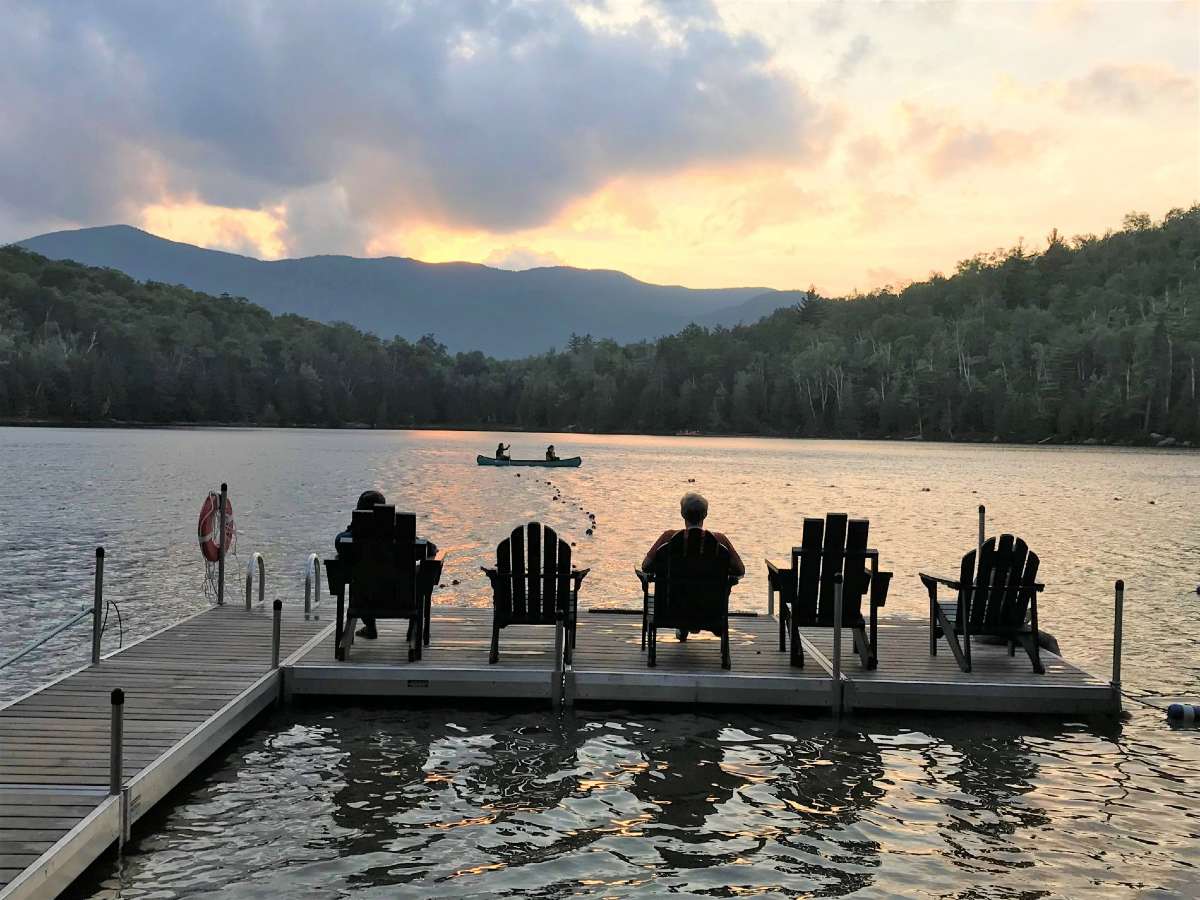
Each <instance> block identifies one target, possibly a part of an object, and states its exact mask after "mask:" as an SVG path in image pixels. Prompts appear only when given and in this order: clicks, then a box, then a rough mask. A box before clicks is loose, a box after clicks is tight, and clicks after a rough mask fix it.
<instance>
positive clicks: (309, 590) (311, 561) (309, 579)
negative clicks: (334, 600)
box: [304, 553, 321, 622]
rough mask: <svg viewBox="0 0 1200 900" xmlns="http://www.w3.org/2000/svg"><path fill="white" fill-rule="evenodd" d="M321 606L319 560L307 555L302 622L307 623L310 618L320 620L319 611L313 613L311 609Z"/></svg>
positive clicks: (312, 555) (313, 555) (313, 554)
mask: <svg viewBox="0 0 1200 900" xmlns="http://www.w3.org/2000/svg"><path fill="white" fill-rule="evenodd" d="M314 587H315V588H316V602H313V588H314ZM320 605H321V559H320V557H318V556H317V554H315V553H310V554H308V559H307V560H305V562H304V621H306V622H307V621H308V620H309V617H310V616H311V617H312V618H314V619H320V618H321V610H320V609H317V610H316V612H315V613H314V612H313V607H314V606H315V607H320Z"/></svg>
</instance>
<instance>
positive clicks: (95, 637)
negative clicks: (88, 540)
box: [92, 547, 104, 666]
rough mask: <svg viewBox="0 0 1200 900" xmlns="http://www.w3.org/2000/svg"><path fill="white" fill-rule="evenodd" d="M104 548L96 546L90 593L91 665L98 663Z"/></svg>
mask: <svg viewBox="0 0 1200 900" xmlns="http://www.w3.org/2000/svg"><path fill="white" fill-rule="evenodd" d="M103 613H104V548H103V547H97V548H96V589H95V591H94V592H93V593H92V665H93V666H98V665H100V632H101V630H102V629H103V628H104V622H103V619H102V616H103Z"/></svg>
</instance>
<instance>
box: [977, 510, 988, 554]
mask: <svg viewBox="0 0 1200 900" xmlns="http://www.w3.org/2000/svg"><path fill="white" fill-rule="evenodd" d="M986 518H987V510H986V509H984V506H983V504H982V503H980V504H979V540H978V541H977V542H976V544H975V547H976V549H978V548H980V547H982V546H983V542H984V541H986V540H987V528H986V527H985V524H986Z"/></svg>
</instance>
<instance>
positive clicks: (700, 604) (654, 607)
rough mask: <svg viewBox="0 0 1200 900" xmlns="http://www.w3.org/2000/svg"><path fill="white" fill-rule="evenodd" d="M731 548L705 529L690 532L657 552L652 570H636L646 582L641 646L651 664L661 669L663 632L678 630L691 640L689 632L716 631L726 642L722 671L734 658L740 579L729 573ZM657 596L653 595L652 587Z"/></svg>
mask: <svg viewBox="0 0 1200 900" xmlns="http://www.w3.org/2000/svg"><path fill="white" fill-rule="evenodd" d="M731 567H732V559H731V557H730V555H729V550H728V549H726V548H725V547H723V546H721V545H720V544H719V543H717V539H716V538H714V537H713V536H712V534H711V533H710V532H708V531H705V530H704V529H702V528H685V529H684V530H683V531H680V532H679V533H678V534H677V535H675V537H673V538H671V540H669V541H668V542H667V543H665V544H663V545H662V546H661V547H659V548H658V552H657V553H655V554H654V566H653V571H652V572H649V573H647V572H643V571H642V570H641V569H637V570H635V571H636V572H637V576H638V578H639V579H640V580H641V582H642V648H643V649H645V648H646V646H647V641H648V643H649V652H648V653H647V654H646V663H647V665H649V666H650V667H651V668H654V666H655V665H657V637H658V629H659V628H673V629H675V630H677V631H679V632H680V637H681V639H682V640H687V634H688V632H689V631H711V632H712V633H713V634H715V635H717V636H718V637H720V638H721V668H722V669H728V668H731V667H732V665H733V661H732V659H731V658H730V655H729V591H730V589H731V588H732V587H733V586H734V585H735V584H737V582H738V580H739V579H738V577H737V576H736V575H734V574H732V573H731V572H730V569H731ZM651 583H653V584H654V595H653V596H651V595H650V584H651Z"/></svg>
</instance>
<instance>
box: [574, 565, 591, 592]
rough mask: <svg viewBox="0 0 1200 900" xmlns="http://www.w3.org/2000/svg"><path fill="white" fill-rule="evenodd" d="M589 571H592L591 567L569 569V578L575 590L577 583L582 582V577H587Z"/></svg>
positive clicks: (577, 587) (577, 586) (577, 588)
mask: <svg viewBox="0 0 1200 900" xmlns="http://www.w3.org/2000/svg"><path fill="white" fill-rule="evenodd" d="M590 571H592V570H591V568H587V569H572V570H571V578H572V579H573V580H574V582H575V590H579V585H580V584H582V583H583V579H584V578H586V577H587V574H588V572H590Z"/></svg>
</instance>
